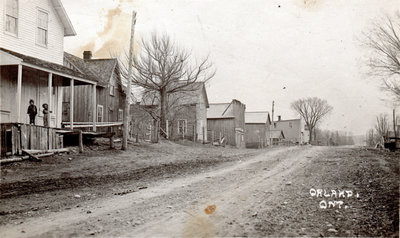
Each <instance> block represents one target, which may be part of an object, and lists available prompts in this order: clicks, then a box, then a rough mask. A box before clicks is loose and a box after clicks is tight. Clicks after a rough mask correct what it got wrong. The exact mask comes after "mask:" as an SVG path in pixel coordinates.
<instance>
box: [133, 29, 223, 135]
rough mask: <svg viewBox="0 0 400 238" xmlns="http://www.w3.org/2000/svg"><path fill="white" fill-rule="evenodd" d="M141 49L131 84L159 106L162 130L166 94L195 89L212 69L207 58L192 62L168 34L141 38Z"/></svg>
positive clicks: (165, 111)
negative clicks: (140, 88)
mask: <svg viewBox="0 0 400 238" xmlns="http://www.w3.org/2000/svg"><path fill="white" fill-rule="evenodd" d="M140 49H141V52H140V54H139V55H137V56H136V57H135V58H134V62H133V67H134V69H135V72H134V77H133V81H132V82H133V83H134V84H135V85H137V86H140V87H142V88H143V89H144V90H145V91H146V93H147V94H149V95H153V98H154V99H155V100H153V103H154V104H155V105H158V106H159V107H160V110H159V119H160V127H161V128H162V129H163V130H165V129H166V128H165V126H166V120H167V114H168V111H169V102H168V100H169V95H172V94H179V93H184V92H192V91H195V90H197V89H198V88H197V87H196V83H198V82H206V81H208V80H210V79H211V78H212V77H213V76H214V75H215V71H214V70H213V69H212V68H213V65H212V63H210V61H209V58H208V57H206V58H205V59H203V60H201V61H199V62H197V63H195V62H194V60H193V59H192V57H191V56H192V55H191V53H190V52H189V51H187V50H185V49H183V48H181V47H179V46H177V45H176V44H175V43H173V42H172V41H171V39H170V37H169V36H167V35H162V36H160V35H158V34H156V33H153V34H152V36H151V38H150V40H146V39H145V38H142V41H141V44H140Z"/></svg>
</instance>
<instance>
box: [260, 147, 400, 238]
mask: <svg viewBox="0 0 400 238" xmlns="http://www.w3.org/2000/svg"><path fill="white" fill-rule="evenodd" d="M399 160H400V154H399V153H397V154H394V153H389V152H382V151H378V150H366V149H361V148H335V147H332V148H330V149H329V150H326V151H325V152H324V153H323V154H319V156H313V158H312V161H311V163H310V164H309V166H306V167H304V168H303V169H301V170H299V171H297V173H295V174H293V175H294V177H293V179H292V181H293V182H292V184H291V185H290V186H286V187H285V188H282V189H281V190H280V191H279V197H280V200H279V201H278V202H276V203H274V204H262V207H264V208H265V209H264V210H263V211H262V212H259V213H258V216H257V220H258V221H257V222H256V224H255V229H256V233H255V234H257V236H303V235H305V236H315V237H317V236H336V237H348V236H351V237H353V236H368V237H371V236H372V237H377V236H383V237H398V236H399V181H400V173H399ZM311 189H323V190H326V192H325V191H323V194H322V197H321V196H312V194H314V190H312V191H310V190H311ZM332 190H335V191H336V193H337V196H338V195H339V191H340V190H345V191H351V192H352V193H353V195H352V196H351V197H348V196H346V197H343V196H341V197H340V198H339V197H336V196H335V194H334V193H332ZM310 192H311V193H310ZM325 193H326V196H325V195H324V194H325ZM357 193H358V195H359V196H358V197H357ZM328 195H330V197H327V196H328ZM345 195H349V194H347V192H345ZM323 201H326V202H327V204H326V203H324V202H323ZM334 201H336V202H337V203H335V206H333V202H334ZM340 201H342V202H343V205H341V206H339V205H340V203H339V202H340ZM329 202H331V203H329ZM325 205H327V208H324V207H325Z"/></svg>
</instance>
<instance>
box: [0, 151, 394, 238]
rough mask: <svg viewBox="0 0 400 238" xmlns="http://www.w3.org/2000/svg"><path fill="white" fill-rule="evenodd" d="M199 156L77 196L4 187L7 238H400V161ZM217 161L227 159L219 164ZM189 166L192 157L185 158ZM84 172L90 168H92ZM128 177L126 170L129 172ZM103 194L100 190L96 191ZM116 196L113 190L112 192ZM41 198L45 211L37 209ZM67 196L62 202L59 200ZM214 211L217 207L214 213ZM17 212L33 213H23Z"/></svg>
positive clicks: (355, 154)
mask: <svg viewBox="0 0 400 238" xmlns="http://www.w3.org/2000/svg"><path fill="white" fill-rule="evenodd" d="M179 149H180V147H179ZM198 150H199V151H195V153H199V152H200V151H203V156H204V154H205V155H208V157H210V158H209V159H208V160H205V159H203V158H200V159H199V160H196V159H195V160H194V161H195V162H196V163H194V166H189V167H187V166H174V167H171V170H168V169H167V170H157V169H156V168H158V167H168V166H172V165H173V164H179V163H181V162H182V161H180V160H176V161H175V160H174V159H173V158H172V157H177V154H174V153H175V152H174V153H172V156H171V158H170V160H168V159H167V158H166V159H165V161H162V160H161V161H153V162H149V161H148V163H150V164H152V166H153V167H150V166H149V165H141V166H142V167H143V170H144V171H146V168H148V169H149V170H151V169H155V171H153V172H155V173H157V172H159V173H162V174H159V175H156V174H152V177H149V178H147V177H146V173H145V172H144V171H142V173H141V175H142V176H140V177H130V178H129V179H128V178H127V179H125V180H124V179H121V176H117V175H116V176H115V177H112V176H111V177H105V178H104V179H105V180H104V181H103V180H102V179H99V180H100V182H99V183H95V182H93V181H92V182H91V181H88V184H87V186H86V187H83V188H81V189H79V188H77V189H76V190H74V188H70V187H68V186H66V185H63V184H61V185H60V186H61V188H58V189H57V186H55V187H54V188H53V187H52V186H51V185H49V184H47V185H45V186H47V187H48V188H49V189H45V190H46V191H39V192H35V193H34V192H32V193H30V194H25V195H23V194H21V195H12V193H9V192H8V193H7V192H4V191H5V190H2V191H3V193H2V204H1V209H0V210H2V213H3V216H1V217H0V218H1V220H0V221H1V224H3V225H2V226H1V227H0V236H1V237H54V236H66V237H74V236H77V237H80V236H97V237H115V236H122V237H131V236H135V237H155V236H163V237H165V236H168V237H181V236H184V237H199V236H200V237H210V236H211V237H212V236H225V237H226V236H303V235H305V236H357V235H360V236H396V234H397V236H398V210H399V209H398V203H399V200H398V197H399V194H398V186H399V185H398V178H399V164H398V159H399V158H397V156H398V154H396V155H394V154H385V153H386V152H385V153H383V154H382V153H381V152H377V151H368V150H365V149H361V148H345V147H311V146H305V147H282V148H274V149H269V150H263V151H255V150H253V151H251V150H245V151H240V150H235V149H232V150H227V151H225V154H222V155H220V156H217V157H214V156H215V155H216V154H217V153H219V152H217V151H214V150H215V149H214V148H208V147H205V148H198ZM210 150H211V152H210ZM183 151H184V150H183ZM176 153H178V154H179V153H183V152H179V150H178V152H176ZM188 155H190V156H192V155H193V154H190V153H188ZM199 156H200V157H201V155H199ZM116 157H118V158H117V159H116V161H118V160H120V159H121V157H123V158H125V160H122V161H124V162H126V161H128V160H127V158H129V156H128V155H127V154H119V155H117V156H116ZM192 157H193V156H192ZM153 159H154V158H153ZM159 159H162V158H159ZM149 160H150V159H149ZM214 160H220V162H219V163H212V162H211V161H214ZM190 161H193V158H188V162H190ZM137 162H138V161H137ZM105 164H108V163H105ZM122 164H123V163H122ZM138 164H140V163H138ZM156 164H158V165H157V166H156ZM18 166H21V165H18ZM35 166H36V165H35ZM81 167H82V166H81ZM136 167H140V166H139V165H138V166H136ZM12 168H13V167H12V166H9V167H6V168H2V171H3V175H2V177H3V179H4V178H5V180H3V183H2V187H3V188H4V186H9V187H8V189H11V188H12V186H11V185H10V184H13V186H17V185H16V184H17V182H16V181H11V182H10V183H9V184H8V185H7V179H11V180H13V179H15V180H18V176H16V175H14V177H13V176H10V178H7V175H4V171H5V170H6V169H8V170H11V169H12ZM128 168H131V167H130V166H128ZM87 169H88V170H89V171H90V166H89V165H88V167H87ZM119 169H120V170H124V168H123V167H121V168H119ZM180 170H181V171H180ZM93 172H95V170H93ZM9 173H10V171H9ZM63 173H67V171H64V172H63ZM68 173H70V174H69V176H67V175H66V174H64V175H62V176H64V177H63V179H62V180H66V181H68V180H71V183H74V180H73V178H74V173H73V170H70V171H68ZM113 173H121V171H113ZM124 176H127V177H129V173H126V174H124V173H122V177H124ZM81 178H84V176H83V177H81ZM116 178H118V179H116ZM31 179H34V176H33V175H32V178H31ZM31 179H29V180H31ZM106 179H115V180H117V181H120V182H116V183H114V182H110V181H106ZM88 180H89V179H88ZM78 181H80V182H83V181H84V179H80V180H78ZM101 181H103V182H101ZM66 183H67V182H66ZM107 184H108V186H107ZM116 184H119V185H116ZM18 185H21V184H18ZM133 185H135V186H133ZM77 187H79V186H78V185H77ZM113 187H114V189H113ZM116 187H117V188H118V189H117V191H115V188H116ZM3 188H2V189H3ZM98 189H101V190H102V192H103V193H101V192H100V193H96V192H93V191H94V190H98ZM311 189H315V190H317V189H325V194H324V195H322V196H323V197H318V196H312V195H311V193H310V190H311ZM16 190H18V189H17V188H16ZM332 190H335V191H338V192H339V191H340V190H346V191H351V192H352V193H353V196H348V197H335V198H334V197H333V195H332V194H331V197H327V194H326V191H328V193H329V191H332ZM110 191H114V192H113V194H112V195H109V194H110ZM118 191H119V192H118ZM312 191H314V190H312ZM93 193H94V194H97V196H93ZM105 194H108V195H105ZM346 194H347V195H348V193H346ZM356 194H358V196H356ZM43 197H44V198H45V199H43V200H42V201H43V203H46V202H47V203H48V207H47V208H46V206H45V205H44V204H42V206H40V205H38V204H40V200H41V198H43ZM52 197H53V198H52ZM63 198H65V200H66V203H65V204H62V203H58V202H57V201H56V200H63ZM323 200H324V201H326V202H327V204H328V202H329V201H331V202H332V201H341V202H343V204H342V206H339V204H338V203H336V204H335V206H333V205H332V204H333V202H332V203H331V205H330V207H327V208H323V205H324V203H323V202H322V203H321V201H323ZM15 203H17V204H15ZM321 204H322V207H321ZM210 205H215V208H216V209H215V211H211V212H209V213H211V214H207V213H206V212H205V209H206V208H207V206H210ZM16 206H28V207H32V206H34V208H33V209H28V210H24V209H20V210H18V208H16ZM36 207H37V208H36ZM49 207H50V209H48V208H49ZM11 208H12V209H11ZM13 211H14V212H13ZM17 211H19V212H17ZM14 213H18V214H19V215H15V214H14Z"/></svg>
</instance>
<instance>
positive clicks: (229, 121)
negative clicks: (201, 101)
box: [207, 99, 246, 148]
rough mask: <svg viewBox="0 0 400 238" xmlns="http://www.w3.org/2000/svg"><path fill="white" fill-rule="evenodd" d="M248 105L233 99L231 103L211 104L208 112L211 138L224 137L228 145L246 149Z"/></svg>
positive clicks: (208, 126)
mask: <svg viewBox="0 0 400 238" xmlns="http://www.w3.org/2000/svg"><path fill="white" fill-rule="evenodd" d="M245 110H246V105H244V104H243V103H241V102H240V101H238V100H236V99H233V100H232V102H230V103H210V107H209V109H208V110H207V128H208V131H209V136H208V137H209V138H219V137H221V136H222V137H224V138H225V142H226V144H227V145H231V146H235V147H237V148H244V147H245V140H244V132H245Z"/></svg>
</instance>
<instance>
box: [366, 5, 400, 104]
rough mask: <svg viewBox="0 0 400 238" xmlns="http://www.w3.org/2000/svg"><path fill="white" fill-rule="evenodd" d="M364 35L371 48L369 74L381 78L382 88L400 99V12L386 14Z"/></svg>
mask: <svg viewBox="0 0 400 238" xmlns="http://www.w3.org/2000/svg"><path fill="white" fill-rule="evenodd" d="M364 35H365V37H366V40H365V44H366V45H367V46H368V47H369V48H370V49H371V50H372V54H371V56H370V60H369V67H370V69H371V75H374V76H378V77H380V78H382V80H383V84H384V88H385V89H386V90H388V91H389V92H391V93H392V94H393V95H394V96H395V97H396V98H397V99H398V100H400V13H399V12H398V13H397V14H396V15H395V16H394V17H389V16H387V17H386V18H385V20H383V22H381V23H376V24H374V25H373V27H372V29H371V30H369V31H368V32H365V33H364Z"/></svg>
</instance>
